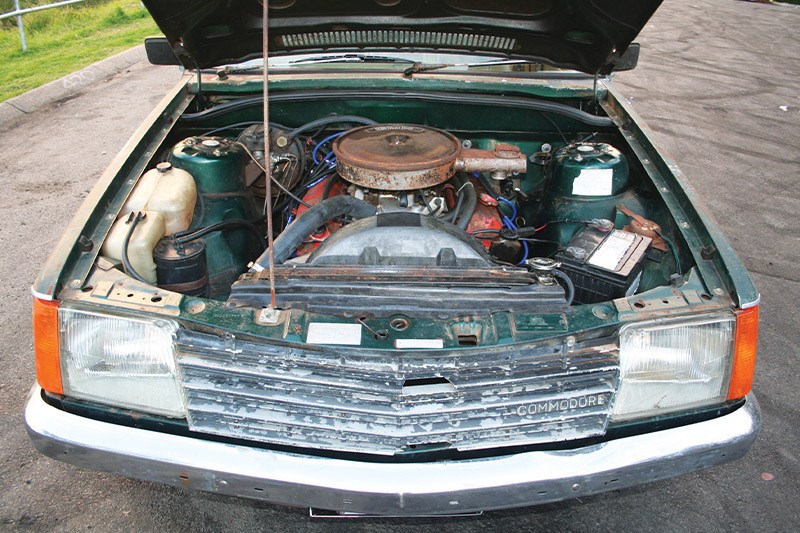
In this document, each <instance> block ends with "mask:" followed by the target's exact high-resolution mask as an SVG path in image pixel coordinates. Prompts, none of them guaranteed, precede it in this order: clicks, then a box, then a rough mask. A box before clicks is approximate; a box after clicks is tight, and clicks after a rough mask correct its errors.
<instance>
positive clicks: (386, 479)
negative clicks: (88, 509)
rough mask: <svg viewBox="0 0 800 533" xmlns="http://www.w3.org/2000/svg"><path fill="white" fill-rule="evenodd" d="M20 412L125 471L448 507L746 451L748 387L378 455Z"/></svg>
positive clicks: (30, 408) (514, 500) (480, 506)
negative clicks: (387, 459) (613, 432)
mask: <svg viewBox="0 0 800 533" xmlns="http://www.w3.org/2000/svg"><path fill="white" fill-rule="evenodd" d="M25 423H26V425H27V428H28V433H29V435H30V437H31V439H32V440H33V444H34V446H35V447H36V449H37V450H39V451H40V452H41V453H43V454H45V455H48V456H50V457H52V458H55V459H58V460H60V461H65V462H67V463H71V464H74V465H77V466H81V467H85V468H91V469H95V470H102V471H106V472H113V473H116V474H121V475H124V476H128V477H134V478H138V479H144V480H148V481H156V482H159V483H166V484H170V485H176V486H183V487H189V488H193V489H199V490H204V491H209V492H217V493H220V494H227V495H232V496H240V497H247V498H255V499H259V500H265V501H269V502H273V503H279V504H284V505H291V506H299V507H314V508H319V509H329V510H337V511H348V512H355V513H367V514H388V515H432V514H454V513H464V512H470V511H478V510H490V509H502V508H508V507H521V506H527V505H536V504H542V503H547V502H554V501H559V500H566V499H570V498H576V497H579V496H585V495H587V494H594V493H598V492H603V491H607V490H614V489H621V488H624V487H631V486H634V485H639V484H642V483H646V482H650V481H654V480H658V479H663V478H668V477H672V476H676V475H680V474H685V473H688V472H692V471H695V470H699V469H703V468H707V467H710V466H714V465H718V464H722V463H726V462H728V461H732V460H734V459H738V458H740V457H742V456H743V455H745V453H747V450H748V449H749V448H750V446H751V445H752V443H753V441H754V440H755V438H756V435H757V434H758V431H759V428H760V425H761V418H760V413H759V409H758V404H757V402H756V400H755V397H754V396H752V395H749V396H748V397H747V402H746V403H745V405H743V406H742V407H741V408H739V409H737V410H736V411H734V412H732V413H729V414H727V415H725V416H722V417H719V418H715V419H712V420H707V421H705V422H698V423H696V424H691V425H688V426H682V427H677V428H673V429H666V430H663V431H657V432H653V433H647V434H644V435H635V436H631V437H626V438H620V439H616V440H612V441H609V442H605V443H601V444H596V445H592V446H586V447H584V448H578V449H575V450H563V451H535V452H526V453H519V454H515V455H507V456H502V457H492V458H484V459H470V460H462V461H437V462H430V463H411V464H386V463H369V462H360V461H353V460H344V459H330V458H324V457H314V456H308V455H300V454H296V453H287V452H279V451H273V450H265V449H259V448H251V447H248V446H243V445H234V444H225V443H220V442H212V441H207V440H202V439H196V438H191V437H182V436H177V435H169V434H165V433H159V432H155V431H147V430H142V429H135V428H130V427H125V426H120V425H116V424H110V423H107V422H100V421H97V420H92V419H89V418H84V417H81V416H76V415H73V414H69V413H66V412H64V411H61V410H60V409H57V408H55V407H53V406H51V405H49V404H47V403H46V402H45V401H44V400H43V399H42V396H41V390H40V389H39V388H38V387H35V388H34V390H33V391H32V394H31V398H30V400H29V401H28V405H27V407H26V409H25Z"/></svg>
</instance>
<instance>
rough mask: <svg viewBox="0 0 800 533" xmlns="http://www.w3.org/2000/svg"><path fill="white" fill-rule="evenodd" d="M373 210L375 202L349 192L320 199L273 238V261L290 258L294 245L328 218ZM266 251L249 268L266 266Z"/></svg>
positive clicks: (356, 215)
mask: <svg viewBox="0 0 800 533" xmlns="http://www.w3.org/2000/svg"><path fill="white" fill-rule="evenodd" d="M376 212H377V210H376V209H375V206H374V205H371V204H368V203H367V202H365V201H364V200H359V199H358V198H353V197H352V196H344V195H342V196H334V197H333V198H329V199H327V200H323V201H322V202H320V203H318V204H317V205H315V206H313V207H312V208H310V209H309V210H308V211H304V212H303V214H301V215H300V216H298V217H297V218H296V219H295V220H294V222H292V223H291V224H290V225H289V227H287V228H286V229H285V230H283V232H282V233H281V234H280V235H279V236H278V238H277V239H275V242H273V243H272V250H273V259H274V261H275V264H276V265H280V264H281V263H283V262H284V261H286V260H287V259H289V256H290V255H292V253H293V252H294V251H295V250H297V247H298V246H300V245H301V244H302V243H303V241H304V240H306V239H307V238H308V237H309V236H310V235H311V234H312V233H314V231H315V230H316V229H317V228H318V227H320V226H322V225H323V224H325V223H326V222H327V221H329V220H331V219H334V218H337V217H341V216H345V215H349V216H351V217H353V218H366V217H371V216H374V215H375V213H376ZM268 252H269V250H267V251H265V252H264V253H263V254H261V257H259V258H258V259H257V260H256V262H255V265H258V266H255V265H254V266H253V267H251V269H250V271H251V272H255V271H259V270H262V269H264V268H268ZM258 267H261V268H258Z"/></svg>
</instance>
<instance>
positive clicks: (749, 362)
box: [728, 305, 758, 400]
mask: <svg viewBox="0 0 800 533" xmlns="http://www.w3.org/2000/svg"><path fill="white" fill-rule="evenodd" d="M757 348H758V306H757V305H756V306H754V307H750V308H748V309H743V310H741V311H738V312H737V313H736V344H735V348H734V352H733V371H732V372H731V385H730V387H729V388H728V399H729V400H738V399H739V398H744V397H745V396H746V395H747V393H749V392H750V391H751V390H752V388H753V374H754V373H755V370H756V350H757Z"/></svg>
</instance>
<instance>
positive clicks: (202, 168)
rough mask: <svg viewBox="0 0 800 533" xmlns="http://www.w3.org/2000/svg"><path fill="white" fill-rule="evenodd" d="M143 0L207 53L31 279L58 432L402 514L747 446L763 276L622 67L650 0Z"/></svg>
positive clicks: (156, 474) (702, 463)
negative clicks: (659, 136) (690, 181)
mask: <svg viewBox="0 0 800 533" xmlns="http://www.w3.org/2000/svg"><path fill="white" fill-rule="evenodd" d="M144 3H145V5H146V6H147V7H148V9H149V10H150V12H151V14H152V15H153V18H154V19H155V20H156V22H157V23H158V25H159V27H160V28H161V30H162V31H163V33H164V36H165V37H162V38H154V39H151V40H148V42H147V43H146V48H147V51H148V54H149V57H150V59H151V62H153V63H156V64H173V65H182V66H183V67H185V68H186V69H187V73H186V76H185V77H184V79H183V81H182V82H181V83H180V84H179V85H178V86H177V87H175V88H174V89H173V90H172V91H171V92H170V93H169V94H168V95H167V96H166V97H165V99H164V100H163V101H162V102H161V104H160V105H159V106H158V107H157V108H156V109H155V110H154V111H153V113H152V114H151V115H150V117H149V119H148V121H147V122H146V123H145V124H143V125H142V126H141V127H140V128H139V130H138V131H137V133H136V134H135V135H134V137H133V138H132V139H131V141H130V142H129V143H128V144H127V146H126V148H125V149H124V151H123V152H122V153H121V154H120V155H119V156H118V157H117V158H116V159H115V161H114V163H113V164H112V166H111V168H109V169H108V171H107V172H106V173H105V174H104V175H103V177H102V178H101V179H100V182H99V183H98V184H97V185H96V187H95V188H94V189H93V191H92V192H91V194H90V195H89V197H88V198H87V199H86V201H85V203H84V204H83V206H82V207H81V208H80V210H79V211H78V213H77V214H76V216H75V218H74V220H73V221H72V223H71V224H70V225H69V227H68V229H67V232H66V234H65V235H64V236H63V238H62V239H61V241H60V243H59V244H58V246H57V247H56V249H55V250H54V252H53V254H52V256H51V257H50V259H49V261H48V262H47V264H46V265H45V266H44V268H43V270H42V273H41V275H40V276H39V278H38V279H37V281H36V282H35V284H34V286H33V299H34V300H33V309H34V314H33V321H34V345H35V357H36V372H37V382H38V384H37V386H36V387H35V388H34V391H33V393H32V396H31V398H30V400H29V402H28V405H27V408H26V413H25V420H26V424H27V428H28V432H29V434H30V437H31V439H32V440H33V443H34V445H35V446H36V448H37V449H38V450H39V451H40V452H41V453H43V454H46V455H48V456H50V457H53V458H55V459H58V460H60V461H65V462H68V463H72V464H75V465H79V466H82V467H86V468H90V469H96V470H101V471H107V472H114V473H117V474H120V475H124V476H130V477H134V478H139V479H144V480H150V481H155V482H160V483H167V484H171V485H177V486H184V487H189V488H194V489H198V490H204V491H211V492H218V493H221V494H227V495H234V496H240V497H246V498H255V499H260V500H264V501H268V502H273V503H278V504H284V505H291V506H301V507H308V508H311V509H313V510H325V511H328V512H333V513H335V514H347V515H350V514H353V515H394V516H427V515H454V514H464V513H472V512H478V511H483V510H490V509H502V508H510V507H520V506H529V505H536V504H541V503H546V502H554V501H560V500H565V499H570V498H576V497H581V496H583V495H588V494H594V493H599V492H603V491H608V490H615V489H620V488H624V487H631V486H636V485H639V484H643V483H647V482H651V481H654V480H658V479H663V478H667V477H670V476H675V475H680V474H685V473H688V472H693V471H696V470H699V469H703V468H708V467H712V466H715V465H718V464H722V463H726V462H728V461H732V460H735V459H737V458H740V457H742V456H743V455H744V454H746V453H747V451H748V450H749V448H750V447H751V445H752V444H753V442H754V440H755V438H756V436H757V434H758V431H759V428H760V415H759V409H758V404H757V402H756V400H755V398H754V396H753V395H752V393H751V389H752V382H753V371H754V366H755V358H756V343H757V333H758V304H759V293H758V291H757V289H756V288H755V286H754V285H753V282H752V281H751V279H750V277H749V275H748V274H747V272H746V271H745V269H744V267H743V265H742V263H741V261H740V260H739V259H738V258H737V257H736V255H735V253H734V252H733V250H732V248H731V246H730V244H729V243H728V241H727V240H726V239H725V237H724V236H723V235H722V234H721V233H720V231H719V229H718V228H717V226H716V225H715V223H714V222H713V221H712V220H711V219H710V217H709V215H708V214H707V213H706V211H705V210H704V208H703V207H702V205H701V203H700V202H699V199H698V198H697V196H696V195H695V193H694V192H693V190H692V189H691V187H690V186H688V185H687V183H686V181H685V178H684V176H683V175H682V174H681V172H680V171H679V169H678V166H677V164H676V162H674V161H671V160H670V159H668V158H667V157H665V156H664V155H663V154H662V153H661V152H659V150H658V148H657V147H656V146H655V145H654V143H653V141H652V139H651V136H650V134H649V132H648V131H647V130H646V129H645V128H644V127H642V126H641V125H640V124H639V122H640V121H639V120H638V117H637V116H636V114H635V113H634V112H633V111H632V110H631V109H630V107H629V106H628V104H627V103H626V101H625V99H624V98H623V97H622V96H621V95H620V94H619V93H618V92H617V91H616V90H615V89H614V87H613V85H612V84H611V82H610V75H611V74H612V72H614V71H620V70H626V69H630V68H633V67H634V66H635V64H636V60H637V57H638V53H639V46H638V45H637V44H635V43H633V40H634V39H635V38H636V35H637V34H638V32H639V30H640V29H641V28H642V27H643V26H644V25H645V23H646V22H647V21H648V19H649V18H650V16H651V15H652V14H653V12H654V11H655V9H656V8H657V7H658V5H659V3H660V1H658V0H637V1H634V0H614V1H612V0H595V1H592V2H586V1H583V0H565V1H562V2H549V1H533V0H531V1H526V2H522V1H510V0H509V1H500V2H478V1H475V0H352V1H350V2H347V3H338V2H323V1H319V0H273V1H271V2H267V1H266V0H264V2H263V4H268V7H263V4H262V2H260V1H258V2H257V1H254V0H233V1H222V0H202V1H197V0H191V1H190V0H175V1H171V2H156V1H155V0H149V1H145V2H144ZM265 20H266V21H268V22H267V27H268V32H264V31H262V30H263V28H264V21H265ZM265 55H267V56H268V58H269V59H268V61H267V65H266V66H265V64H264V60H263V57H265Z"/></svg>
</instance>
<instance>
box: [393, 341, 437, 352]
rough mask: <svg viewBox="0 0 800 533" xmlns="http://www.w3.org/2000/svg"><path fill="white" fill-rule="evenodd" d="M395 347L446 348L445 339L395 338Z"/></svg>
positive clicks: (401, 348) (402, 348)
mask: <svg viewBox="0 0 800 533" xmlns="http://www.w3.org/2000/svg"><path fill="white" fill-rule="evenodd" d="M394 347H395V348H397V349H398V350H406V349H413V348H434V349H438V348H444V339H395V341H394Z"/></svg>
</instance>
